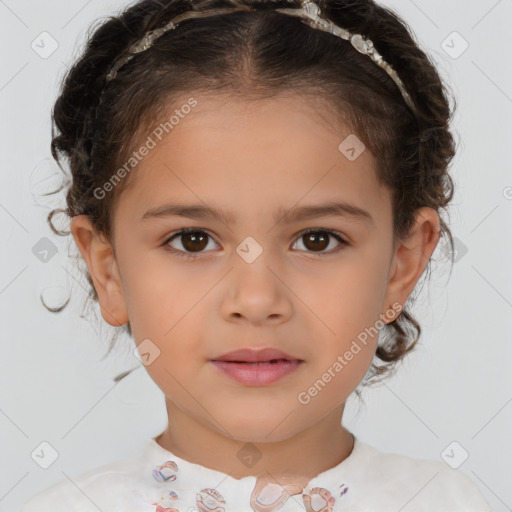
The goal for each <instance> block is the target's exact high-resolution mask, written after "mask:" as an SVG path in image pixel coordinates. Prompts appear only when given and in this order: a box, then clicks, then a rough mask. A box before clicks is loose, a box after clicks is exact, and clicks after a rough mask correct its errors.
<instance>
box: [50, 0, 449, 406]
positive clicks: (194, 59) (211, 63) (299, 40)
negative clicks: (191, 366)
mask: <svg viewBox="0 0 512 512" xmlns="http://www.w3.org/2000/svg"><path fill="white" fill-rule="evenodd" d="M293 4H295V5H296V6H297V7H298V6H299V4H298V0H290V1H287V0H263V1H262V0H202V1H200V2H197V1H195V0H140V1H139V2H137V3H136V4H134V5H132V6H130V7H128V8H126V9H125V10H124V11H123V12H121V13H120V14H119V16H112V17H108V18H107V19H106V20H101V24H100V26H99V27H97V28H95V27H94V26H92V27H91V29H90V31H89V33H88V41H87V44H86V46H85V49H84V50H83V53H82V54H81V56H80V58H79V59H78V60H77V61H76V62H75V64H74V65H73V66H72V67H71V68H70V69H69V70H68V72H67V73H66V75H65V77H64V79H63V81H62V84H61V89H60V93H59V96H58V98H57V100H56V102H55V105H54V107H53V111H52V121H53V126H52V142H51V151H52V155H53V157H54V158H55V160H56V161H57V162H58V164H59V166H60V167H61V169H62V170H63V171H64V169H63V168H62V165H61V163H62V161H66V162H67V163H68V165H69V170H70V173H71V185H70V187H69V189H68V190H67V194H66V203H67V207H66V208H65V209H56V210H53V211H52V212H50V214H49V215H48V222H49V224H50V227H51V229H52V230H53V232H54V233H56V234H57V235H62V236H66V235H69V234H70V232H69V231H60V230H58V229H56V228H55V226H54V225H53V223H52V218H53V216H54V215H55V214H56V213H65V214H66V215H67V216H69V217H70V218H71V217H74V216H76V215H87V216H89V218H90V220H91V222H92V224H93V225H94V227H95V228H96V229H97V231H98V232H99V233H102V234H103V235H104V236H105V237H106V239H107V240H109V241H111V240H112V238H111V237H112V222H111V220H112V212H113V211H114V208H115V205H116V201H117V200H118V198H119V197H120V195H121V194H122V191H123V190H124V189H125V187H127V186H129V185H130V182H131V180H130V176H128V177H127V178H125V179H124V180H122V182H120V183H119V184H118V185H117V186H116V187H115V188H114V190H113V191H112V192H111V193H110V194H109V195H108V196H107V197H106V198H104V199H102V200H98V199H97V198H96V197H95V195H94V190H95V189H96V188H97V187H101V185H102V184H104V183H105V182H106V181H108V179H109V178H110V177H111V176H112V173H113V171H114V170H115V169H118V168H119V167H120V166H121V165H122V163H123V162H126V160H127V156H128V155H129V154H130V151H131V150H133V148H134V147H136V143H137V141H138V140H139V138H140V137H141V135H142V134H145V133H146V134H147V133H148V128H150V127H151V126H152V124H153V123H154V121H155V119H157V118H158V116H159V109H161V108H162V107H163V106H165V105H168V104H169V102H173V101H177V100H178V98H180V97H183V96H184V95H188V94H191V93H192V92H210V93H211V92H214V93H215V92H222V93H229V94H230V95H240V96H243V97H244V98H249V97H256V96H264V95H266V96H272V95H277V94H279V93H280V92H284V91H293V90H297V91H298V92H303V91H305V90H310V91H312V92H315V94H316V95H317V96H318V97H322V98H325V100H327V101H328V102H329V104H330V105H333V106H334V107H335V109H334V110H335V111H336V112H337V113H339V115H340V116H341V117H340V118H342V119H343V120H344V122H345V123H347V124H348V125H349V126H350V128H351V130H352V132H353V133H356V134H357V136H358V137H359V138H360V139H361V140H362V141H363V143H364V144H365V146H366V147H367V148H368V149H369V150H370V151H371V152H372V153H373V154H374V155H376V156H377V165H378V169H377V177H378V180H379V182H380V183H381V184H384V185H386V186H387V187H389V189H390V190H391V191H392V212H393V226H394V227H393V229H394V232H393V235H394V239H395V241H396V240H399V239H400V238H401V237H405V236H406V235H407V233H408V232H409V230H410V228H411V227H412V226H413V224H414V213H415V212H416V210H417V209H419V208H421V207H424V206H426V207H430V208H433V209H435V210H436V211H437V212H438V213H441V212H440V210H442V209H446V207H447V205H448V203H449V202H450V201H451V199H452V196H453V182H452V180H451V177H450V175H449V174H448V168H449V165H450V162H451V160H452V158H453V156H454V155H455V142H454V138H453V136H452V133H451V131H450V128H449V125H450V122H451V120H452V116H453V110H452V109H451V108H450V105H449V102H448V97H447V96H448V87H447V85H446V84H444V83H443V81H442V79H441V77H440V76H439V74H438V72H437V71H436V68H435V65H434V64H433V62H432V61H431V59H430V57H429V56H428V55H427V54H426V53H425V52H424V51H423V50H421V49H420V47H419V45H418V44H417V42H416V41H415V38H414V36H413V34H412V32H411V30H410V29H409V28H408V26H407V25H406V23H405V22H404V21H403V20H401V19H400V17H399V16H398V15H397V14H396V13H394V12H393V11H392V10H390V9H387V8H384V7H382V6H379V5H377V4H376V3H375V2H374V1H373V0H322V1H320V3H318V5H319V6H320V7H321V10H322V15H323V16H324V17H325V18H327V19H330V20H332V21H333V22H334V23H336V24H337V25H339V26H340V27H343V28H345V29H347V30H349V31H350V32H352V33H359V34H364V35H365V36H367V37H368V38H370V39H371V40H372V41H373V43H374V45H375V47H376V49H377V50H378V52H379V53H380V54H381V55H382V56H383V57H384V59H385V60H386V61H387V62H388V63H390V64H391V65H392V66H393V68H394V69H395V70H396V71H397V73H398V75H399V76H400V78H401V80H402V82H403V83H404V85H405V87H406V88H407V90H408V91H409V94H410V96H411V98H412V100H413V102H414V104H415V107H416V110H417V112H416V114H413V113H412V112H411V110H410V109H408V108H407V107H406V105H405V103H404V100H403V97H402V96H401V94H400V92H399V91H398V89H397V87H396V85H395V84H394V83H393V81H392V80H391V78H390V77H389V76H388V75H387V74H386V73H385V71H383V70H382V69H380V68H379V67H378V66H376V65H375V64H374V63H373V62H372V61H371V60H370V59H369V58H368V57H367V56H364V55H361V54H360V53H358V52H357V51H356V50H355V49H354V48H353V47H352V46H351V44H350V43H349V42H347V41H344V40H342V39H340V38H338V37H334V36H332V35H330V34H326V33H324V32H322V31H319V30H313V29H311V28H310V27H306V26H305V25H304V24H303V23H301V22H300V21H299V20H297V19H294V18H293V17H290V16H285V15H282V14H280V13H276V12H274V9H275V8H283V7H290V6H291V5H293ZM233 5H238V6H239V5H248V6H252V7H254V8H256V9H257V11H256V12H251V13H248V12H236V13H231V14H229V15H227V16H224V15H223V16H215V17H214V18H208V17H207V18H201V19H196V20H193V21H190V20H187V21H184V22H183V23H181V24H180V26H179V27H177V28H176V29H175V30H170V31H168V32H167V33H165V34H164V35H163V36H162V37H160V38H159V39H158V41H156V42H155V44H154V45H153V46H152V47H151V48H149V49H148V50H147V51H145V52H142V53H141V54H138V55H137V56H136V58H133V59H131V60H130V61H129V62H127V63H126V64H125V65H124V66H123V68H122V69H121V70H120V71H119V73H118V74H117V76H116V78H115V80H113V81H111V82H107V80H106V76H107V74H108V73H109V71H110V70H111V68H112V65H113V63H114V61H115V60H116V59H117V58H119V57H121V56H123V55H125V54H126V52H127V51H128V49H129V48H130V46H131V45H132V44H133V43H134V42H136V41H138V40H139V39H140V38H141V37H142V36H143V35H144V34H145V33H146V32H148V31H149V30H153V29H156V28H159V27H162V26H164V25H165V24H166V23H167V22H168V21H169V20H170V19H172V18H173V17H175V16H177V15H179V14H181V13H183V12H185V11H188V10H190V9H192V8H194V9H196V10H200V9H202V8H203V7H205V8H206V7H207V8H221V7H229V6H233ZM452 101H453V103H454V104H455V100H454V99H453V96H452ZM454 108H455V105H454ZM64 172H65V171H64ZM60 190H61V189H60ZM440 227H441V236H442V237H447V238H448V241H449V243H450V248H451V253H450V254H451V262H452V264H453V239H452V235H451V232H450V229H449V227H448V225H447V223H446V222H445V221H444V220H443V219H442V218H440ZM85 272H86V276H87V280H88V283H89V285H90V288H91V289H90V292H89V296H88V299H90V300H91V301H92V302H93V303H94V302H97V301H98V295H97V293H96V290H95V288H94V285H93V281H92V279H91V276H90V273H89V272H88V271H87V270H85ZM430 272H431V261H429V263H428V265H427V269H426V274H427V276H428V277H430ZM417 288H418V287H417ZM417 288H416V289H415V290H414V292H416V291H417ZM414 292H413V294H411V296H410V297H409V300H408V301H407V304H405V305H404V307H403V309H402V310H401V312H400V314H399V315H398V316H397V317H396V318H395V319H394V320H393V321H391V322H389V323H388V324H385V325H384V327H383V328H382V332H381V339H380V340H379V344H378V347H377V350H376V353H375V357H374V361H373V362H372V366H371V368H370V369H369V372H368V373H367V375H366V376H365V379H364V382H363V385H366V384H370V383H373V382H376V381H379V380H382V378H384V377H385V376H388V375H390V374H391V372H392V370H393V369H394V368H395V366H396V364H397V363H398V362H399V361H400V360H402V359H403V357H404V356H405V355H406V354H407V353H408V352H410V351H411V350H412V349H413V348H414V346H415V344H416V343H417V341H418V340H419V337H420V334H421V327H420V325H419V323H418V322H417V320H416V319H415V318H414V317H413V316H412V314H411V312H410V309H409V305H410V304H412V303H413V302H414V301H415V299H416V296H415V293H414ZM41 300H42V299H41ZM43 304H44V301H43ZM45 306H46V305H45ZM63 307H65V305H64V306H63ZM63 307H62V308H63ZM62 308H55V309H53V310H52V311H55V312H58V311H61V310H62ZM120 330H124V331H125V332H126V333H127V334H128V335H129V336H131V335H132V333H131V328H130V324H129V322H128V323H127V324H126V325H124V326H122V327H120V328H118V329H117V331H116V332H115V333H114V335H113V337H112V339H111V342H110V346H109V349H108V352H107V354H108V353H110V351H111V349H112V348H113V346H114V343H115V341H116V339H117V336H118V334H119V333H120ZM128 373H129V372H126V373H124V374H122V375H120V376H118V377H117V378H116V380H119V379H121V378H123V377H124V376H126V375H127V374H128ZM356 394H357V395H358V397H359V398H360V392H359V390H356Z"/></svg>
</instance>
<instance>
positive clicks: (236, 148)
mask: <svg viewBox="0 0 512 512" xmlns="http://www.w3.org/2000/svg"><path fill="white" fill-rule="evenodd" d="M196 99H197V100H198V106H197V107H195V108H194V109H193V111H192V113H190V114H189V115H188V116H186V117H185V118H184V119H182V120H181V121H180V123H179V124H178V125H177V126H175V128H174V129H173V131H172V132H171V133H170V134H169V135H168V136H167V137H166V138H164V139H163V140H162V142H160V143H159V144H158V145H157V147H156V148H154V149H152V150H151V152H150V154H149V155H148V156H147V157H145V158H144V160H143V161H142V162H141V163H140V164H139V165H138V166H137V167H136V171H134V174H132V175H130V180H131V184H130V187H129V188H127V189H126V190H124V191H123V194H122V195H121V197H120V201H119V203H118V204H117V206H116V210H115V212H114V220H113V222H114V224H113V225H114V237H113V242H112V244H111V243H110V242H109V241H108V240H106V239H105V237H103V236H102V235H101V234H99V233H97V232H96V231H95V230H94V228H93V227H92V225H91V223H90V221H89V219H88V218H87V217H86V216H78V217H75V218H74V219H73V220H72V223H71V231H72V234H73V237H74V239H75V241H76V244H77V246H78V248H79V250H80V252H81V254H82V256H83V257H84V258H85V260H86V262H87V265H88V268H89V271H90V272H91V275H92V278H93V281H94V286H95V288H96V290H97V292H98V297H99V302H100V307H101V312H102V316H103V318H104V319H105V320H106V321H107V322H108V323H109V324H111V325H113V326H119V325H123V324H124V323H126V322H128V321H130V325H131V328H132V332H133V336H134V340H135V344H136V345H138V344H139V343H141V342H142V341H143V340H145V339H150V340H151V341H152V343H153V344H154V345H156V346H157V347H158V349H159V350H160V355H159V357H157V358H156V359H155V360H154V361H153V362H152V363H151V364H150V365H148V366H146V369H147V371H148V373H149V375H150V376H151V378H152V379H153V380H154V381H155V383H156V384H157V385H158V386H159V387H160V389H162V391H163V393H164V394H165V396H166V405H167V412H168V416H169V425H168V428H167V429H166V430H165V431H164V432H163V433H162V434H161V435H160V436H159V437H158V438H157V442H158V443H159V444H160V445H161V446H162V447H163V448H165V449H167V450H169V451H171V452H173V453H174V454H176V455H177V456H179V457H181V458H183V459H186V460H189V461H191V462H193V463H197V464H202V465H203V466H206V467H209V468H213V469H216V470H218V471H222V472H224V473H228V474H230V475H231V476H232V477H234V478H241V477H244V476H248V475H267V477H268V476H269V475H271V476H272V478H273V479H274V480H275V481H277V482H285V481H288V480H287V479H289V478H293V479H294V481H296V482H298V483H299V484H300V485H302V486H305V485H306V484H307V482H308V481H309V480H310V479H311V478H313V477H314V476H316V475H317V474H319V473H320V472H322V471H325V470H327V469H329V468H332V467H334V466H336V465H337V464H339V463H340V462H341V461H343V460H344V459H345V458H346V457H348V456H349V455H350V453H351V451H352V448H353V437H352V435H351V434H350V432H349V431H348V430H347V429H345V428H344V427H343V426H342V417H343V411H344V404H345V401H346V399H347V398H348V396H349V395H350V394H351V393H352V391H354V389H355V388H356V387H357V385H358V384H359V383H360V381H361V380H362V379H363V377H364V375H365V374H366V372H367V370H368V368H369V366H370V364H371V362H372V359H373V356H374V353H375V349H376V345H377V337H376V336H374V337H373V338H371V337H370V338H368V340H367V343H366V345H363V344H360V346H361V350H360V351H359V352H358V354H357V355H355V356H354V358H353V359H352V360H351V361H349V362H348V364H346V366H345V367H344V368H343V370H342V371H341V372H338V373H336V376H335V377H334V378H332V379H331V380H330V382H329V383H328V384H326V385H325V387H324V388H323V389H322V390H321V391H320V392H319V393H318V394H317V395H316V396H314V397H312V398H311V400H310V401H309V403H307V404H302V403H300V402H299V400H298V398H297V397H298V395H299V393H301V392H304V391H306V390H308V388H310V386H312V385H313V383H315V382H316V381H318V379H320V378H321V377H322V374H324V372H325V371H326V370H327V368H329V367H332V366H333V364H334V362H335V361H336V360H337V357H338V356H339V355H343V354H344V353H345V352H346V351H347V350H348V349H349V348H350V346H351V343H352V342H353V340H355V339H356V338H357V336H358V334H359V333H361V332H362V331H364V329H365V328H369V327H371V326H374V325H375V324H376V322H377V320H379V319H382V318H383V316H382V315H384V314H386V312H389V311H391V312H392V313H393V312H394V310H392V309H391V310H390V308H391V305H392V304H396V303H398V304H400V305H403V304H405V302H406V300H407V298H408V296H409V295H410V293H411V292H412V290H413V289H414V286H415V285H416V283H417V281H418V280H419V278H420V277H421V274H422V273H423V271H424V269H425V267H426V265H427V263H428V260H429V258H430V256H431V254H432V252H433V251H434V249H435V247H436V245H437V243H438V240H439V236H440V231H439V217H438V214H437V212H436V211H434V210H433V209H430V208H421V209H420V210H418V211H417V214H416V223H415V225H414V226H413V228H412V230H411V231H410V234H409V236H408V237H407V239H405V240H401V241H399V243H398V245H397V246H396V248H395V247H394V246H393V237H392V234H393V232H392V215H391V195H390V191H389V190H388V189H387V188H384V187H381V186H380V185H379V183H378V181H377V179H376V174H375V165H376V160H375V156H374V155H372V154H371V153H370V151H369V150H365V151H364V152H363V153H362V154H361V155H360V156H359V157H358V158H357V159H356V160H355V161H350V160H349V159H347V158H346V157H345V155H343V154H342V153H341V152H340V151H339V149H338V146H339V144H340V143H341V142H342V141H343V140H344V139H345V138H346V137H347V136H348V135H349V134H350V133H351V132H350V130H349V129H348V128H347V127H346V126H340V124H338V125H335V124H333V123H332V122H329V119H328V115H329V114H328V110H327V109H325V110H324V111H322V109H321V107H320V106H319V105H318V104H315V102H314V101H307V100H306V99H304V98H303V97H298V96H293V95H281V96H279V97H275V98H273V99H267V100H259V101H255V100H250V101H249V100H245V101H244V100H241V99H237V100H234V99H230V100H229V101H226V100H225V99H222V98H221V97H220V96H219V97H205V96H203V97H201V96H196ZM174 108H175V105H173V107H172V108H170V111H173V110H174ZM330 200H338V201H340V200H344V201H347V202H351V203H352V204H355V205H357V206H359V207H361V208H363V209H365V210H367V211H368V212H369V213H370V214H371V216H372V218H373V223H366V222H364V221H362V220H361V219H359V218H354V217H334V216H326V217H319V218H315V219H311V220H304V221H298V222H295V221H294V222H291V223H285V222H277V223H276V222H275V221H274V220H273V217H272V215H273V212H274V210H275V209H277V208H279V207H283V208H285V209H286V211H289V210H291V209H292V208H294V207H296V206H303V205H306V204H307V205H310V204H325V203H326V202H327V201H330ZM168 202H179V203H187V204H199V205H207V206H209V207H216V208H220V209H223V210H226V211H232V212H233V213H234V217H235V223H234V224H225V223H223V222H220V221H218V220H214V219H211V218H206V219H201V220H193V219H187V218H180V217H168V218H154V219H148V220H145V221H142V220H141V217H142V215H143V214H144V213H145V212H146V211H147V210H148V209H149V208H153V207H155V206H159V205H162V204H165V203H168ZM185 227H193V228H197V229H201V230H204V231H206V234H208V235H210V237H206V240H205V241H204V243H203V244H202V245H201V246H200V248H199V249H196V252H195V253H194V245H193V243H191V240H190V236H189V237H187V236H181V237H180V236H178V237H176V238H175V239H174V240H173V241H172V242H169V243H168V244H167V247H170V248H171V249H172V248H174V249H175V250H177V251H179V250H181V251H183V252H186V250H187V249H188V251H189V253H191V254H192V255H193V256H194V255H195V257H193V258H190V259H187V258H183V257H180V256H179V255H177V254H173V253H172V252H168V251H167V250H166V248H165V247H166V245H165V242H166V240H168V239H169V238H170V237H171V236H172V235H173V234H174V233H176V232H177V231H179V230H180V229H182V228H185ZM308 228H317V229H329V230H333V231H335V232H337V233H338V234H339V235H340V236H341V237H342V238H344V240H346V241H347V242H348V245H346V246H342V245H340V243H339V242H338V241H337V240H336V239H335V238H334V237H332V236H331V237H328V238H327V239H326V240H325V241H324V243H323V245H322V244H320V245H316V246H315V245H314V243H311V242H308V237H304V236H302V235H301V232H302V231H303V230H305V229H308ZM206 234H204V233H203V236H206ZM248 236H251V237H253V238H254V239H255V240H256V241H257V242H258V244H259V245H260V246H261V247H262V249H263V252H262V253H261V254H260V256H259V257H258V258H257V259H256V260H255V261H253V262H252V263H247V262H246V261H245V260H244V259H242V258H241V257H240V256H239V255H238V253H237V252H236V249H237V247H238V246H239V245H240V243H241V242H242V241H243V240H244V239H245V238H246V237H248ZM337 249H340V250H339V251H337V252H336V250H337ZM114 251H115V252H114ZM197 251H199V252H197ZM395 314H396V313H395ZM392 319H393V317H392V316H391V315H390V314H388V316H387V317H385V318H384V322H389V321H391V320H392ZM243 347H252V348H262V347H275V348H277V349H280V350H282V351H284V352H286V353H288V354H291V355H292V356H294V357H297V358H300V359H303V360H304V363H303V364H302V365H301V366H300V367H299V368H298V369H297V370H296V371H295V372H293V373H291V374H289V375H287V376H286V377H284V378H282V379H281V380H278V381H277V382H275V383H273V384H269V385H266V386H246V385H243V384H240V383H238V382H237V381H234V380H232V379H230V378H229V377H227V376H226V375H224V374H223V373H221V372H220V371H219V370H218V369H217V368H216V367H215V366H214V365H213V364H212V363H211V362H210V359H212V358H215V357H218V356H220V355H222V354H224V353H226V352H229V351H232V350H235V349H238V348H243ZM192 440H193V441H192ZM249 442H250V443H252V444H253V445H254V446H255V447H256V449H257V450H259V452H260V454H261V458H260V460H259V461H258V462H257V463H256V464H255V465H253V466H252V467H247V466H246V465H245V464H244V463H243V462H242V460H240V459H239V458H238V457H237V452H238V451H239V450H240V449H242V448H244V447H246V445H247V443H249Z"/></svg>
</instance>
